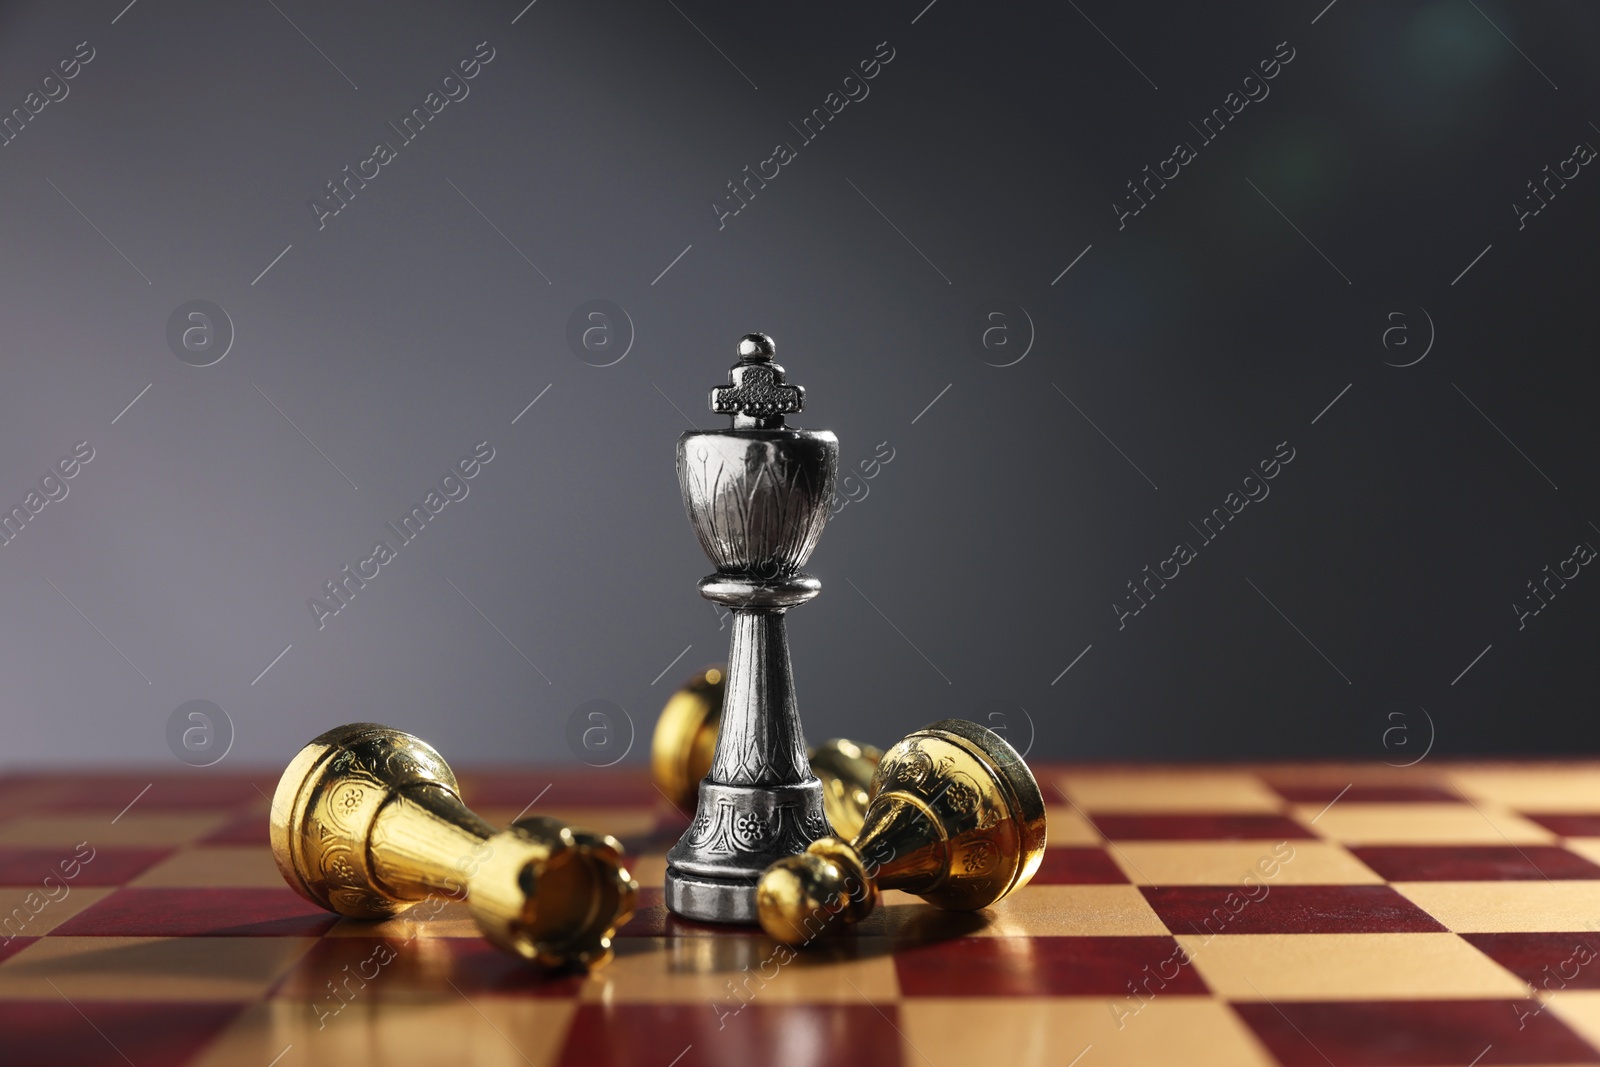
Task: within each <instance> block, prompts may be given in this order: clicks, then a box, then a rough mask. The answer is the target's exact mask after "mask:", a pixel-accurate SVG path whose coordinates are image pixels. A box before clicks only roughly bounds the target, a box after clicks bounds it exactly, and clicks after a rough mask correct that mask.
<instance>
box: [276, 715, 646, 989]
mask: <svg viewBox="0 0 1600 1067" xmlns="http://www.w3.org/2000/svg"><path fill="white" fill-rule="evenodd" d="M272 855H273V858H274V859H276V860H277V861H278V870H279V871H280V872H282V874H283V877H284V880H285V881H286V882H288V883H289V885H290V887H291V888H293V889H294V890H295V891H296V892H298V893H299V894H300V895H301V896H303V897H305V898H306V899H307V900H309V901H311V902H312V903H313V904H319V905H321V906H322V907H324V908H327V909H328V910H329V911H336V912H338V913H339V914H340V915H348V916H350V917H352V918H357V919H386V918H389V917H390V916H392V915H396V914H399V913H400V912H402V911H405V910H406V909H407V908H409V907H411V906H412V905H413V904H416V903H418V902H420V901H423V900H428V899H430V898H432V899H447V900H459V899H461V898H462V897H463V896H465V898H466V901H467V906H468V908H469V909H470V910H471V912H472V917H473V919H474V920H475V921H476V922H477V924H478V928H479V929H480V930H482V931H483V934H484V936H485V937H487V938H488V939H489V940H490V941H491V942H493V944H494V945H495V946H496V947H497V948H500V949H503V950H505V951H506V952H509V953H511V954H512V955H513V956H520V957H521V958H523V959H525V960H534V961H537V962H539V963H542V964H545V965H547V966H552V967H557V966H564V965H569V964H576V965H580V966H585V967H588V966H594V965H597V964H600V963H603V962H605V960H607V959H608V958H609V957H610V955H611V938H612V936H613V935H614V934H615V933H616V930H617V927H619V926H621V925H622V924H623V923H625V922H627V921H628V918H629V917H630V916H631V915H632V914H633V908H634V900H635V898H636V897H637V895H638V891H639V883H638V882H636V881H634V879H633V878H632V876H630V875H629V874H628V871H627V868H626V867H624V866H623V855H622V846H621V845H620V844H618V843H617V841H616V839H615V838H613V837H610V836H608V835H605V834H595V833H590V832H588V831H586V830H579V829H575V828H572V827H568V826H563V825H562V824H561V823H559V822H557V821H556V820H554V819H547V818H543V817H539V818H531V819H521V820H518V821H517V822H515V823H513V824H512V825H511V827H510V828H508V829H506V830H496V829H495V827H493V826H491V825H490V824H489V823H487V822H485V821H484V820H483V819H481V818H479V817H478V816H477V815H475V814H473V813H472V812H471V811H470V810H468V808H467V806H466V805H465V804H463V803H462V802H461V796H460V791H459V789H458V787H457V785H456V777H455V775H454V774H453V773H451V771H450V768H449V767H448V766H446V764H445V762H444V760H443V758H441V757H440V755H439V753H437V752H435V751H434V750H433V747H432V746H431V745H429V744H427V742H425V741H422V740H420V739H419V738H415V737H412V736H411V735H410V734H406V733H402V732H400V731H399V730H391V729H389V728H387V727H384V726H377V725H374V724H373V723H365V722H358V723H351V724H349V725H347V726H339V727H336V728H334V729H332V730H329V731H328V732H327V733H325V734H323V735H322V736H321V737H318V738H317V739H316V740H314V741H312V742H311V743H310V744H309V745H307V746H306V747H305V748H303V749H301V750H300V753H299V755H297V756H295V758H294V760H293V761H292V762H291V763H290V764H289V767H288V769H287V770H285V771H284V772H283V777H282V778H280V779H279V780H278V789H277V792H276V793H275V795H274V796H273V799H272Z"/></svg>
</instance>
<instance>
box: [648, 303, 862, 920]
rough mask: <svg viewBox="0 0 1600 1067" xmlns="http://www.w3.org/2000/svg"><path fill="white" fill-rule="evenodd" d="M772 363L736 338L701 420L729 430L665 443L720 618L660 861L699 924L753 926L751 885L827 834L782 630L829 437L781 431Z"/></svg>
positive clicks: (820, 502) (803, 585)
mask: <svg viewBox="0 0 1600 1067" xmlns="http://www.w3.org/2000/svg"><path fill="white" fill-rule="evenodd" d="M773 354H774V348H773V344H772V339H771V338H770V337H767V336H766V335H764V334H759V333H753V334H749V335H748V336H746V337H745V338H744V339H743V340H741V341H740V342H739V362H738V363H736V364H734V367H733V370H732V371H731V373H730V375H729V382H728V384H727V385H725V386H718V387H717V388H714V389H712V390H711V410H712V411H714V412H716V413H717V414H719V415H730V416H732V418H733V423H732V426H731V427H730V428H728V429H726V430H691V431H690V432H688V433H686V434H684V435H683V436H682V437H680V438H678V484H679V487H680V488H681V489H682V490H683V502H684V507H685V508H687V509H688V512H689V519H690V521H691V522H693V524H694V531H695V533H696V534H697V535H699V537H700V546H701V547H702V548H704V549H705V551H706V555H708V556H710V557H711V561H712V562H713V563H714V564H716V568H717V572H716V573H715V574H713V575H710V576H709V577H707V578H702V579H701V580H700V595H701V596H704V597H706V598H707V599H709V600H714V601H716V602H717V603H719V604H724V605H726V606H727V607H728V609H729V610H730V611H731V612H732V614H733V638H732V641H731V644H730V647H729V649H728V677H727V682H726V691H725V696H724V700H723V710H722V728H721V732H720V733H719V734H718V737H717V748H716V754H715V756H713V758H712V761H711V772H710V773H709V774H708V775H706V777H705V780H704V781H702V782H701V783H700V795H699V805H698V809H697V810H696V812H695V818H694V822H693V823H692V824H690V827H689V829H688V830H687V831H686V832H685V833H684V835H683V837H682V838H681V839H680V840H679V841H678V843H677V844H676V845H674V846H673V848H672V851H671V852H669V853H668V854H667V878H666V903H667V907H668V908H670V909H671V910H673V911H675V912H677V913H678V914H679V915H682V916H684V917H686V918H689V919H698V920H700V921H702V922H726V923H754V922H756V921H757V916H756V901H755V885H756V881H757V879H758V878H759V877H760V876H761V873H762V872H763V871H765V870H766V869H767V867H769V866H770V865H771V864H772V863H774V862H775V861H777V860H779V859H782V858H783V857H785V856H792V855H798V854H799V853H801V852H804V851H805V849H806V847H807V846H808V845H810V844H811V842H812V841H814V840H816V839H817V838H819V837H822V836H824V835H826V834H828V833H829V828H828V821H827V819H826V817H824V815H823V809H822V783H821V782H819V781H818V780H817V778H816V776H815V775H813V774H812V773H811V767H810V765H809V764H808V763H807V761H806V742H805V737H804V735H803V734H802V732H801V729H800V712H799V709H798V708H797V707H796V705H795V696H794V674H793V670H792V668H791V667H790V665H789V642H788V638H787V636H786V633H785V628H784V619H785V613H786V612H787V611H788V610H789V609H790V608H792V607H794V606H795V605H796V604H804V603H805V602H806V601H808V600H810V599H811V598H812V597H814V596H816V595H817V593H818V592H819V591H820V590H821V588H822V583H821V582H819V581H817V579H815V578H813V577H812V576H811V575H809V574H803V573H801V571H800V567H801V566H802V565H803V564H804V563H805V561H806V559H807V557H809V556H810V555H811V550H812V549H813V548H815V547H816V544H817V539H818V538H819V537H820V536H822V527H823V526H824V525H825V524H826V523H827V521H828V511H829V507H830V505H831V504H832V501H833V492H834V482H835V480H836V479H837V477H838V473H839V439H838V438H836V437H835V436H834V435H833V434H831V433H829V432H827V431H826V430H801V429H796V428H793V427H789V426H785V425H784V422H783V418H784V416H785V415H792V414H795V413H797V412H799V411H800V410H801V408H802V407H803V405H804V401H805V390H804V389H802V388H801V387H800V386H798V385H789V384H787V383H786V382H785V381H784V373H783V368H782V367H780V366H779V365H778V364H776V363H774V362H773V359H772V357H773Z"/></svg>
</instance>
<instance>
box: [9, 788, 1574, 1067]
mask: <svg viewBox="0 0 1600 1067" xmlns="http://www.w3.org/2000/svg"><path fill="white" fill-rule="evenodd" d="M1034 770H1035V772H1036V774H1037V775H1038V778H1039V781H1040V784H1041V786H1042V787H1043V788H1044V791H1045V795H1046V798H1047V805H1048V812H1049V847H1048V849H1047V851H1046V853H1045V856H1044V861H1043V864H1042V866H1041V867H1040V869H1039V871H1038V873H1037V875H1036V876H1035V877H1034V879H1033V880H1032V882H1031V883H1030V884H1029V885H1027V886H1026V887H1024V888H1023V889H1021V890H1019V891H1018V892H1016V893H1015V894H1013V895H1012V896H1010V897H1008V898H1006V899H1005V900H1003V901H1001V902H1000V903H998V904H997V905H995V906H994V907H992V908H990V909H988V910H987V911H985V912H980V913H976V914H955V913H949V912H941V911H938V910H937V909H934V908H932V907H930V906H928V905H925V904H923V903H922V902H921V901H919V900H917V899H916V898H915V897H911V896H908V895H906V894H904V893H899V892H889V893H886V894H885V899H884V906H883V907H881V908H880V909H879V910H878V912H877V913H876V914H875V915H873V916H872V917H871V918H870V919H868V920H867V921H866V922H865V923H864V924H863V925H862V926H861V927H859V928H858V929H857V930H856V931H854V932H852V933H850V934H847V935H845V936H843V937H840V938H837V939H834V940H831V941H829V942H828V943H826V944H822V945H819V946H817V947H815V948H813V949H810V950H807V951H804V952H801V953H799V954H798V955H796V956H794V958H792V959H790V958H789V954H788V953H787V952H782V951H779V950H778V948H777V946H776V945H775V944H774V943H773V942H771V941H770V940H768V939H767V938H766V937H765V936H764V935H762V934H761V933H760V931H759V930H752V929H747V928H732V927H727V928H722V927H713V926H704V925H698V924H695V923H689V922H684V921H681V920H678V919H676V918H675V917H673V916H671V915H669V914H668V913H667V912H666V910H665V909H664V907H663V906H662V892H661V885H662V879H663V875H664V873H665V852H666V850H667V848H668V847H670V845H671V843H672V842H673V841H674V840H675V839H676V837H677V835H678V834H679V833H681V832H682V830H683V829H684V827H685V825H686V820H685V818H684V817H683V816H682V815H681V814H680V813H678V812H677V811H675V810H674V809H673V808H672V807H671V806H670V805H669V804H667V803H666V802H665V801H664V800H663V799H662V798H661V797H660V796H659V795H658V794H657V793H656V791H655V789H654V787H653V786H652V784H651V782H650V780H649V778H648V776H647V775H646V774H645V773H644V772H643V771H642V770H637V771H636V770H629V771H621V770H609V771H587V770H584V771H581V772H576V771H574V770H572V769H570V768H566V769H555V770H550V771H539V770H527V771H517V772H514V773H511V772H494V773H487V772H486V773H476V774H475V773H462V774H461V782H462V787H463V792H464V794H465V796H466V799H467V801H468V802H469V803H470V804H471V805H472V806H473V807H474V808H475V809H477V810H478V811H479V812H480V813H481V814H483V815H484V816H485V817H487V818H489V819H490V820H491V821H497V822H505V821H509V820H511V819H513V818H515V817H517V816H518V815H519V814H520V813H522V812H528V813H542V814H546V815H552V816H555V817H558V818H562V819H565V820H569V821H571V822H573V823H576V824H579V825H583V826H587V827H590V828H592V829H596V830H602V831H608V832H610V833H612V834H615V835H617V836H618V837H619V838H620V839H621V840H622V841H623V842H624V843H625V844H626V845H627V846H628V848H629V851H630V855H631V856H632V865H631V869H632V870H633V871H634V873H635V875H636V876H637V878H638V880H639V883H640V885H641V887H642V889H641V893H640V907H639V909H638V912H637V914H636V915H635V916H634V918H633V919H632V921H630V922H629V923H628V925H627V926H626V928H625V929H623V930H622V932H621V935H620V936H619V937H618V938H617V942H616V954H615V959H614V960H612V961H611V963H610V964H609V965H608V966H606V967H604V968H602V969H600V970H598V971H596V972H594V973H593V974H590V975H575V974H564V975H550V974H544V973H540V972H537V971H534V970H530V969H528V968H527V967H525V966H523V965H521V964H519V963H518V962H517V961H515V960H513V959H511V958H510V957H507V956H504V955H502V954H500V953H499V952H497V951H495V950H494V949H492V948H490V947H489V946H488V945H487V944H486V943H485V942H484V941H482V940H481V939H480V938H479V937H477V936H476V933H475V930H474V928H473V925H472V922H471V920H470V919H469V918H468V916H467V915H466V913H465V910H464V909H463V907H462V906H461V905H459V904H456V903H443V904H442V906H438V907H432V906H430V905H421V906H419V907H418V908H417V909H415V910H414V911H413V912H411V913H407V914H406V915H404V916H402V917H400V918H396V919H393V920H389V921H386V922H381V923H371V922H358V921H354V920H350V919H344V918H340V917H338V916H335V915H332V914H329V913H327V912H323V911H320V910H318V909H317V908H315V907H313V906H311V905H309V904H307V903H306V902H305V901H303V900H302V899H301V898H300V897H298V896H297V895H295V894H294V893H293V892H292V891H291V890H289V889H288V888H287V887H286V886H285V885H284V883H283V880H282V878H281V877H280V876H279V874H278V872H277V869H276V868H275V866H274V865H273V861H272V856H271V852H270V850H269V848H268V844H267V808H268V803H269V802H268V799H267V798H268V796H270V794H271V793H272V790H273V787H274V785H275V783H276V774H275V773H269V772H262V773H261V774H257V775H248V774H224V775H215V774H204V773H198V772H197V773H195V774H193V775H191V776H182V777H180V776H172V775H166V774H163V775H160V776H154V775H127V774H119V775H114V776H113V775H85V774H71V775H12V776H8V777H5V778H0V1062H3V1063H5V1064H7V1065H26V1067H31V1065H34V1064H40V1065H52V1067H59V1065H69V1067H70V1065H90V1064H93V1065H101V1064H104V1065H113V1067H122V1065H125V1064H132V1065H134V1067H169V1065H176V1064H197V1065H216V1064H242V1065H248V1067H301V1065H310V1064H319V1065H320V1064H330V1065H332V1064H338V1065H340V1067H348V1065H350V1064H366V1065H372V1067H390V1065H399V1064H450V1065H455V1064H475V1065H480V1064H481V1065H500V1064H506V1065H511V1067H518V1065H528V1064H532V1065H537V1067H552V1065H577V1064H584V1065H595V1064H602V1065H603V1064H627V1065H648V1067H696V1065H704V1064H739V1065H750V1064H793V1065H800V1064H813V1063H814V1064H828V1065H833V1067H843V1065H856V1064H859V1065H861V1067H892V1065H896V1064H907V1065H912V1064H926V1065H929V1067H959V1065H962V1064H974V1063H985V1064H988V1063H999V1064H1008V1065H1010V1064H1051V1065H1057V1067H1068V1065H1074V1064H1075V1065H1078V1067H1112V1065H1121V1064H1184V1065H1189V1067H1198V1065H1208V1064H1218V1065H1229V1067H1239V1065H1249V1064H1283V1065H1295V1067H1298V1065H1308V1067H1322V1065H1325V1064H1326V1065H1333V1067H1356V1065H1402V1064H1440V1065H1445V1064H1452V1065H1458V1067H1466V1065H1469V1064H1482V1065H1488V1064H1546V1065H1550V1064H1576V1063H1600V765H1597V764H1576V763H1553V764H1540V763H1515V764H1512V763H1497V764H1487V763H1474V764H1466V763H1456V764H1451V763H1445V762H1439V761H1434V760H1430V761H1428V762H1426V763H1423V764H1419V765H1417V766H1415V767H1409V768H1405V769H1392V768H1389V767H1384V766H1381V765H1379V766H1367V765H1353V766H1340V765H1332V764H1312V765H1270V766H1269V765H1261V766H1249V767H1244V766H1226V767H1194V766H1184V767H1153V766H1139V767H1106V766H1065V765H1045V764H1036V765H1035V767H1034Z"/></svg>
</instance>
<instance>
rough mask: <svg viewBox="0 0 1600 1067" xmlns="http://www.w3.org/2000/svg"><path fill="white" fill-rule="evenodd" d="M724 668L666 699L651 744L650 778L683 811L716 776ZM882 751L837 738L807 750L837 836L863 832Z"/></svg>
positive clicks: (710, 671)
mask: <svg viewBox="0 0 1600 1067" xmlns="http://www.w3.org/2000/svg"><path fill="white" fill-rule="evenodd" d="M726 678H727V668H726V667H725V666H719V667H707V668H706V669H705V670H703V671H701V672H700V673H699V674H696V675H695V676H694V677H693V678H690V679H689V680H688V681H687V682H685V683H684V684H683V686H682V687H681V688H679V690H678V691H677V692H676V693H673V694H672V696H671V697H670V698H669V699H668V700H667V704H666V707H664V708H662V709H661V717H660V718H659V719H657V720H656V731H655V735H654V736H653V738H652V739H651V742H650V774H651V776H652V777H653V778H654V779H655V783H656V788H658V789H660V790H661V792H662V794H663V795H664V796H665V797H666V798H667V799H668V800H670V801H672V803H673V804H675V805H676V806H677V807H678V809H679V810H680V811H682V812H683V813H684V814H686V815H693V814H694V806H695V800H696V798H697V795H698V791H699V788H700V782H701V781H702V780H703V779H704V778H705V776H706V775H707V774H709V773H710V772H711V756H712V753H713V751H715V749H716V744H717V731H718V729H719V728H720V727H721V725H722V694H723V691H724V688H725V682H726ZM882 758H883V752H882V750H880V749H877V748H874V747H872V746H871V745H862V744H858V743H856V742H854V741H847V740H845V739H844V738H842V737H835V738H832V739H830V740H827V741H824V742H822V744H820V745H817V746H815V747H813V748H808V749H806V762H808V763H809V764H810V765H811V773H812V774H814V775H816V776H817V780H818V781H820V782H821V783H822V810H823V813H824V814H825V815H826V816H827V818H828V823H829V825H831V826H832V827H833V833H834V836H835V837H843V838H846V839H849V838H852V837H854V836H856V834H858V833H860V832H861V823H862V820H863V818H864V817H865V816H866V813H867V803H868V801H870V800H871V799H872V797H871V788H872V775H873V772H874V771H876V770H877V769H878V761H879V760H880V759H882Z"/></svg>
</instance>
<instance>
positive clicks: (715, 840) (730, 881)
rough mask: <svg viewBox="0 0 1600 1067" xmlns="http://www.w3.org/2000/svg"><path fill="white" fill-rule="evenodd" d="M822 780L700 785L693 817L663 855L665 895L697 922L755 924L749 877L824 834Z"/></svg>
mask: <svg viewBox="0 0 1600 1067" xmlns="http://www.w3.org/2000/svg"><path fill="white" fill-rule="evenodd" d="M827 826H828V823H827V818H826V816H825V815H824V814H823V808H822V782H821V781H819V780H818V779H816V778H811V779H810V780H808V781H803V782H799V783H796V784H793V785H783V786H741V785H721V784H718V783H716V782H713V781H710V780H709V779H707V780H706V781H703V782H701V783H700V806H699V815H698V816H697V817H696V819H695V821H694V825H693V826H691V827H690V828H689V832H688V833H686V834H684V835H683V839H682V840H680V841H679V842H678V843H677V844H676V845H675V846H673V849H672V851H671V852H670V853H668V855H667V876H666V888H665V892H664V896H665V898H666V905H667V907H668V908H670V909H671V910H672V911H674V912H676V913H678V914H679V915H682V916H685V917H686V918H690V919H697V920H699V921H701V922H725V923H754V922H756V921H757V919H758V916H757V914H756V893H755V890H756V881H757V880H758V879H759V878H760V877H761V872H762V871H764V870H766V869H767V868H768V867H769V866H771V865H772V864H773V863H776V862H777V861H778V860H780V859H783V858H785V857H787V856H792V855H795V854H796V853H797V852H804V851H805V849H806V847H807V846H808V845H810V843H811V842H812V841H814V840H816V839H817V838H818V837H821V836H822V835H824V834H826V833H827V832H828V830H827Z"/></svg>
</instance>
